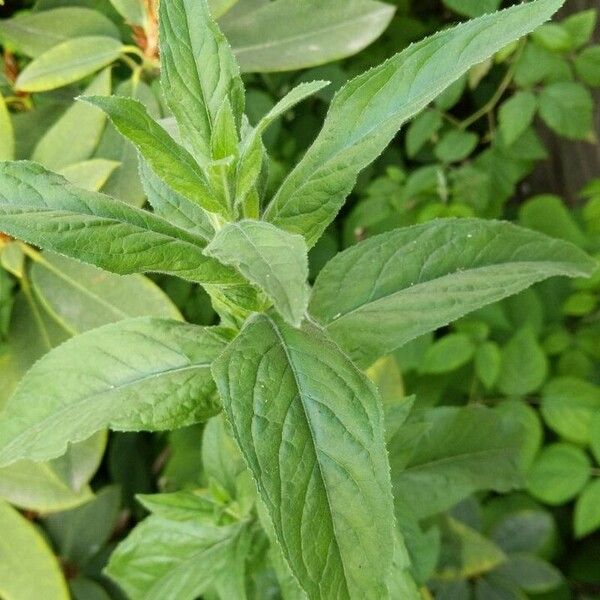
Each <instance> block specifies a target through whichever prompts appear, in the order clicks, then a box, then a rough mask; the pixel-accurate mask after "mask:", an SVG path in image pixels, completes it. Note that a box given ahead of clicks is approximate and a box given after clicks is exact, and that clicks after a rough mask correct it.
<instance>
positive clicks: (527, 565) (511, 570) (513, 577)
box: [496, 554, 563, 594]
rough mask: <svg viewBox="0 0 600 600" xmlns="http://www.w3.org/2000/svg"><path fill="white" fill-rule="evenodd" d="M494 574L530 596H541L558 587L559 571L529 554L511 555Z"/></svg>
mask: <svg viewBox="0 0 600 600" xmlns="http://www.w3.org/2000/svg"><path fill="white" fill-rule="evenodd" d="M496 574H497V575H499V576H500V577H502V578H503V579H506V580H508V581H510V582H511V583H514V584H515V585H517V586H518V587H519V588H520V589H522V590H524V591H525V592H528V593H530V594H543V593H544V592H549V591H551V590H553V589H554V588H556V587H558V586H559V585H560V584H561V583H562V581H563V578H562V575H561V573H560V571H559V570H558V569H557V568H556V567H554V566H552V565H551V564H550V563H548V562H546V561H545V560H542V559H541V558H538V557H537V556H532V555H530V554H513V555H511V556H509V558H508V560H507V561H506V562H505V563H504V564H502V565H500V567H499V568H498V570H497V571H496Z"/></svg>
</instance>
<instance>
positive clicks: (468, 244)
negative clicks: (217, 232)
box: [310, 219, 596, 365]
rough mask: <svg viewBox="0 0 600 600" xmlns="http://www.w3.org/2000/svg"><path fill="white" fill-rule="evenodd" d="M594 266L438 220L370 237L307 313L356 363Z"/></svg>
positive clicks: (486, 225) (553, 244)
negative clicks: (540, 284) (551, 279)
mask: <svg viewBox="0 0 600 600" xmlns="http://www.w3.org/2000/svg"><path fill="white" fill-rule="evenodd" d="M595 264H596V263H595V261H594V260H592V259H591V258H589V257H588V256H587V255H586V254H585V253H584V252H582V251H581V250H579V249H578V248H576V247H575V246H573V245H571V244H569V243H568V242H563V241H560V240H552V239H551V238H548V237H546V236H544V235H543V234H539V233H536V232H532V231H527V230H526V229H522V228H520V227H517V226H515V225H511V224H510V223H504V222H500V221H483V220H478V219H460V220H454V219H444V220H439V221H433V222H430V223H426V224H424V225H417V226H414V227H408V228H405V229H397V230H395V231H391V232H389V233H384V234H381V235H378V236H375V237H372V238H370V239H368V240H366V241H364V242H361V243H360V244H357V245H356V246H354V247H352V248H349V249H348V250H345V251H344V252H342V253H341V254H338V255H337V256H336V257H335V258H334V259H333V260H331V261H330V262H329V263H328V264H327V265H326V266H325V268H324V269H323V270H322V271H321V273H320V274H319V276H318V277H317V280H316V282H315V286H314V291H313V297H312V299H311V303H310V312H311V314H312V315H314V316H315V317H316V318H317V319H318V320H319V321H320V322H321V323H322V324H323V325H324V326H325V327H326V328H327V329H328V331H329V333H330V334H331V335H332V336H333V337H334V338H335V339H336V341H337V342H338V343H340V344H341V345H342V347H343V348H344V349H345V350H346V351H348V352H349V353H350V354H351V355H352V356H353V357H354V358H355V359H356V360H358V361H360V363H361V364H364V365H369V364H371V363H372V362H373V361H374V360H375V359H376V358H378V357H379V356H382V355H385V354H389V353H390V352H392V351H393V350H394V349H395V348H399V347H400V346H402V345H403V344H405V343H406V342H408V341H410V340H412V339H414V338H416V337H418V336H420V335H422V334H423V333H426V332H428V331H433V330H434V329H437V328H438V327H441V326H443V325H446V324H448V323H450V322H451V321H453V320H455V319H457V318H459V317H461V316H463V315H465V314H467V313H468V312H470V311H473V310H476V309H477V308H481V307H482V306H485V305H486V304H490V303H492V302H496V301H498V300H500V299H502V298H505V297H507V296H510V295H512V294H516V293H517V292H520V291H521V290H524V289H526V288H528V287H529V286H531V285H532V284H534V283H536V282H537V281H542V280H543V279H546V278H548V277H552V276H555V275H567V276H570V277H581V276H586V275H590V274H591V273H592V271H593V270H594V268H595Z"/></svg>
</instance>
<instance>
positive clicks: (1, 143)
mask: <svg viewBox="0 0 600 600" xmlns="http://www.w3.org/2000/svg"><path fill="white" fill-rule="evenodd" d="M14 157H15V132H14V129H13V125H12V120H11V118H10V113H9V112H8V107H7V106H6V102H5V101H4V97H3V96H2V94H0V160H13V159H14Z"/></svg>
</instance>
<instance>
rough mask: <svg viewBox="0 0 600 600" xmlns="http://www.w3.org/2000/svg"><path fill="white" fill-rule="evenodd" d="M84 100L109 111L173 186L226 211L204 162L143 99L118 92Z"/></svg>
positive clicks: (208, 206)
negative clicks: (158, 119)
mask: <svg viewBox="0 0 600 600" xmlns="http://www.w3.org/2000/svg"><path fill="white" fill-rule="evenodd" d="M82 100H84V101H85V102H89V103H90V104H92V105H94V106H98V107H99V108H101V109H102V110H103V111H104V112H106V113H107V114H108V116H109V117H110V120H111V121H112V123H113V124H114V126H115V127H116V128H117V129H118V130H119V132H120V133H121V134H122V135H123V136H125V137H126V138H127V139H128V140H130V141H131V142H132V143H133V144H134V146H135V147H136V148H137V149H138V150H139V151H140V153H141V155H142V156H143V157H144V159H145V160H146V161H147V163H148V165H149V166H150V167H151V168H152V170H153V171H154V172H155V173H156V175H158V176H159V177H160V178H161V179H162V180H163V181H164V182H165V183H166V184H167V185H168V186H169V187H171V188H172V189H173V190H175V191H176V192H178V193H180V194H181V195H182V196H184V197H186V198H188V199H189V200H191V201H194V202H196V203H197V204H199V205H200V206H201V207H202V208H204V209H206V210H207V211H210V212H216V213H219V212H223V210H224V207H223V206H222V205H221V204H220V202H219V200H218V198H217V197H216V196H215V194H214V193H213V192H212V191H211V190H210V188H209V183H208V181H207V179H206V176H205V174H204V172H203V171H202V169H201V168H200V165H198V163H197V162H196V161H195V160H194V157H193V156H192V155H191V154H190V153H189V152H188V151H187V150H185V148H183V147H181V146H180V145H179V144H177V142H175V140H174V139H173V138H172V137H171V136H170V135H169V134H168V133H167V132H166V131H165V130H164V129H163V128H162V127H161V126H160V125H159V124H158V123H157V122H156V121H155V120H154V119H153V118H152V117H151V116H150V115H149V114H148V111H147V110H146V107H145V106H144V105H143V104H142V103H141V102H138V101H137V100H134V99H132V98H118V97H116V96H111V97H100V96H87V97H85V98H82Z"/></svg>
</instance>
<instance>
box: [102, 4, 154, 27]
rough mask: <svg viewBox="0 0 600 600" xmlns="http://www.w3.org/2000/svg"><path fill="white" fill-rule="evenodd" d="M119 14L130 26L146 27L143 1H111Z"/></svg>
mask: <svg viewBox="0 0 600 600" xmlns="http://www.w3.org/2000/svg"><path fill="white" fill-rule="evenodd" d="M110 3H111V4H112V5H113V6H114V7H115V9H116V10H117V12H118V13H119V14H120V15H121V16H122V17H123V18H124V19H125V21H126V22H127V23H128V24H130V25H144V23H145V21H146V11H145V10H144V5H143V3H142V0H110Z"/></svg>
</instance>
